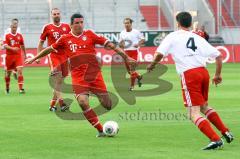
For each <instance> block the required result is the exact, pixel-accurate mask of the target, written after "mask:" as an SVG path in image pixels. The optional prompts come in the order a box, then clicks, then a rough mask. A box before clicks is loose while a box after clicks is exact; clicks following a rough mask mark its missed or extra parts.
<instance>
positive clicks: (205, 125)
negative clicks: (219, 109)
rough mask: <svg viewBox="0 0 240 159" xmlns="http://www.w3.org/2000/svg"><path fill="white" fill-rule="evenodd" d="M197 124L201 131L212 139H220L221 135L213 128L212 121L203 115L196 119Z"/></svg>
mask: <svg viewBox="0 0 240 159" xmlns="http://www.w3.org/2000/svg"><path fill="white" fill-rule="evenodd" d="M195 125H196V126H197V127H198V128H199V129H200V131H201V132H202V133H203V134H205V135H206V136H207V137H208V138H209V139H210V140H211V141H218V140H220V137H219V136H218V134H217V133H216V132H215V131H214V130H213V128H212V127H211V125H210V123H209V122H208V121H207V120H206V119H205V118H203V117H199V118H198V119H197V120H196V121H195Z"/></svg>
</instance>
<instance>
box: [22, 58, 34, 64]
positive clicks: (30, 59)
mask: <svg viewBox="0 0 240 159" xmlns="http://www.w3.org/2000/svg"><path fill="white" fill-rule="evenodd" d="M33 62H34V60H33V58H28V59H26V60H25V61H24V64H32V63H33Z"/></svg>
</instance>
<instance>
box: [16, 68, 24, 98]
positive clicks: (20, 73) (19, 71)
mask: <svg viewBox="0 0 240 159" xmlns="http://www.w3.org/2000/svg"><path fill="white" fill-rule="evenodd" d="M17 74H18V88H19V93H21V94H24V93H25V90H24V89H23V84H24V77H23V67H22V66H18V67H17Z"/></svg>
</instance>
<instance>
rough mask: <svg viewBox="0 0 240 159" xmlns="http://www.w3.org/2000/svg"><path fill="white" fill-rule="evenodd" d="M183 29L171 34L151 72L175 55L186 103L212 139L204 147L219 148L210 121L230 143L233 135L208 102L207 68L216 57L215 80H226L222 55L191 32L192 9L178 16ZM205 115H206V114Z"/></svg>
mask: <svg viewBox="0 0 240 159" xmlns="http://www.w3.org/2000/svg"><path fill="white" fill-rule="evenodd" d="M176 20H177V22H178V27H179V29H180V30H178V31H175V32H172V33H170V34H169V35H167V36H166V37H165V39H164V40H163V41H162V42H161V44H160V46H159V47H158V49H157V51H156V53H155V58H154V61H153V62H152V63H151V64H150V65H149V66H148V67H147V69H148V71H151V70H153V69H154V67H155V65H156V64H157V63H158V62H159V61H160V60H161V59H162V58H163V57H164V56H167V55H168V54H171V55H172V57H173V59H174V61H175V64H176V70H177V72H178V74H179V75H180V77H181V85H182V95H183V100H184V105H185V106H186V108H187V109H188V110H189V117H190V119H191V120H192V122H193V123H194V124H195V125H196V126H197V127H198V128H199V130H200V131H201V132H202V133H203V134H204V135H206V136H207V137H208V138H209V139H210V141H211V142H210V144H209V145H207V146H206V147H205V148H204V149H203V150H210V149H216V148H219V147H222V146H223V141H222V140H221V138H220V136H219V135H218V134H217V133H216V132H215V130H214V129H213V128H212V126H211V124H210V122H211V123H212V124H213V125H214V126H215V127H216V128H217V129H218V130H219V131H220V132H221V134H222V135H223V136H224V138H225V139H226V141H227V142H228V143H230V142H232V140H233V135H232V134H231V133H230V130H229V128H227V127H226V125H225V124H224V123H223V122H222V120H221V118H220V116H219V115H218V113H217V112H216V110H214V109H213V108H212V107H210V106H209V105H208V91H209V78H210V77H209V73H208V71H207V69H206V61H207V58H209V57H211V58H215V59H216V72H215V75H214V77H213V80H212V82H213V83H214V84H215V85H218V84H220V83H221V82H222V77H221V69H222V56H221V54H220V52H219V51H218V50H217V49H216V48H215V47H213V46H211V45H210V44H209V43H208V42H207V41H206V40H205V39H203V38H201V37H199V36H198V35H196V34H194V33H192V32H190V31H189V29H190V27H191V25H192V16H191V14H190V13H188V12H180V13H179V14H178V15H177V16H176ZM201 113H202V114H203V115H205V117H206V118H207V119H206V118H204V117H203V115H201Z"/></svg>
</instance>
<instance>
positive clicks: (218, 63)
mask: <svg viewBox="0 0 240 159" xmlns="http://www.w3.org/2000/svg"><path fill="white" fill-rule="evenodd" d="M221 71H222V55H219V56H218V57H216V72H215V75H214V77H213V79H212V83H213V84H215V85H216V86H217V85H218V84H220V83H221V82H222V76H221Z"/></svg>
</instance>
